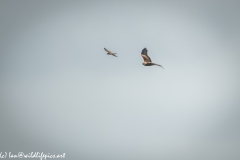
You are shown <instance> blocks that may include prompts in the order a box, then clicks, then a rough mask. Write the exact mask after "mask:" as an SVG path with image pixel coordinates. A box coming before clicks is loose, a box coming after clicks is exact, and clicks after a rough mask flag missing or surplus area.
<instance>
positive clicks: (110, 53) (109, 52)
mask: <svg viewBox="0 0 240 160" xmlns="http://www.w3.org/2000/svg"><path fill="white" fill-rule="evenodd" d="M104 50H105V51H106V52H107V54H109V55H112V56H115V57H117V56H116V54H117V53H113V52H111V51H109V50H107V49H106V48H104Z"/></svg>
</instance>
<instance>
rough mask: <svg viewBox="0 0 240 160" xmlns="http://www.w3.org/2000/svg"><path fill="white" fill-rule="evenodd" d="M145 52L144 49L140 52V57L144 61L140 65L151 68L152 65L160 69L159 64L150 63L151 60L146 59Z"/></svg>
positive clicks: (145, 49)
mask: <svg viewBox="0 0 240 160" xmlns="http://www.w3.org/2000/svg"><path fill="white" fill-rule="evenodd" d="M147 52H148V50H147V48H144V49H143V50H142V53H141V55H142V57H143V60H144V62H143V63H142V64H143V65H144V66H152V65H156V66H160V67H162V66H161V65H159V64H156V63H152V61H151V58H150V57H148V54H147ZM162 68H163V67H162Z"/></svg>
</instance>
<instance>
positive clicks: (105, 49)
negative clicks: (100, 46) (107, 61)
mask: <svg viewBox="0 0 240 160" xmlns="http://www.w3.org/2000/svg"><path fill="white" fill-rule="evenodd" d="M104 50H105V51H106V52H108V53H112V52H111V51H109V50H107V49H106V48H104Z"/></svg>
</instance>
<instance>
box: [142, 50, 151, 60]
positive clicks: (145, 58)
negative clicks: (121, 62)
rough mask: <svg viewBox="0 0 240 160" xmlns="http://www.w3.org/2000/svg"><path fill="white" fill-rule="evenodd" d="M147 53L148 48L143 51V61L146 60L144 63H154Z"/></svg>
mask: <svg viewBox="0 0 240 160" xmlns="http://www.w3.org/2000/svg"><path fill="white" fill-rule="evenodd" d="M147 51H148V50H147V48H144V49H143V50H142V53H141V55H142V57H143V59H144V62H152V61H151V58H150V57H148V54H147Z"/></svg>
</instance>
